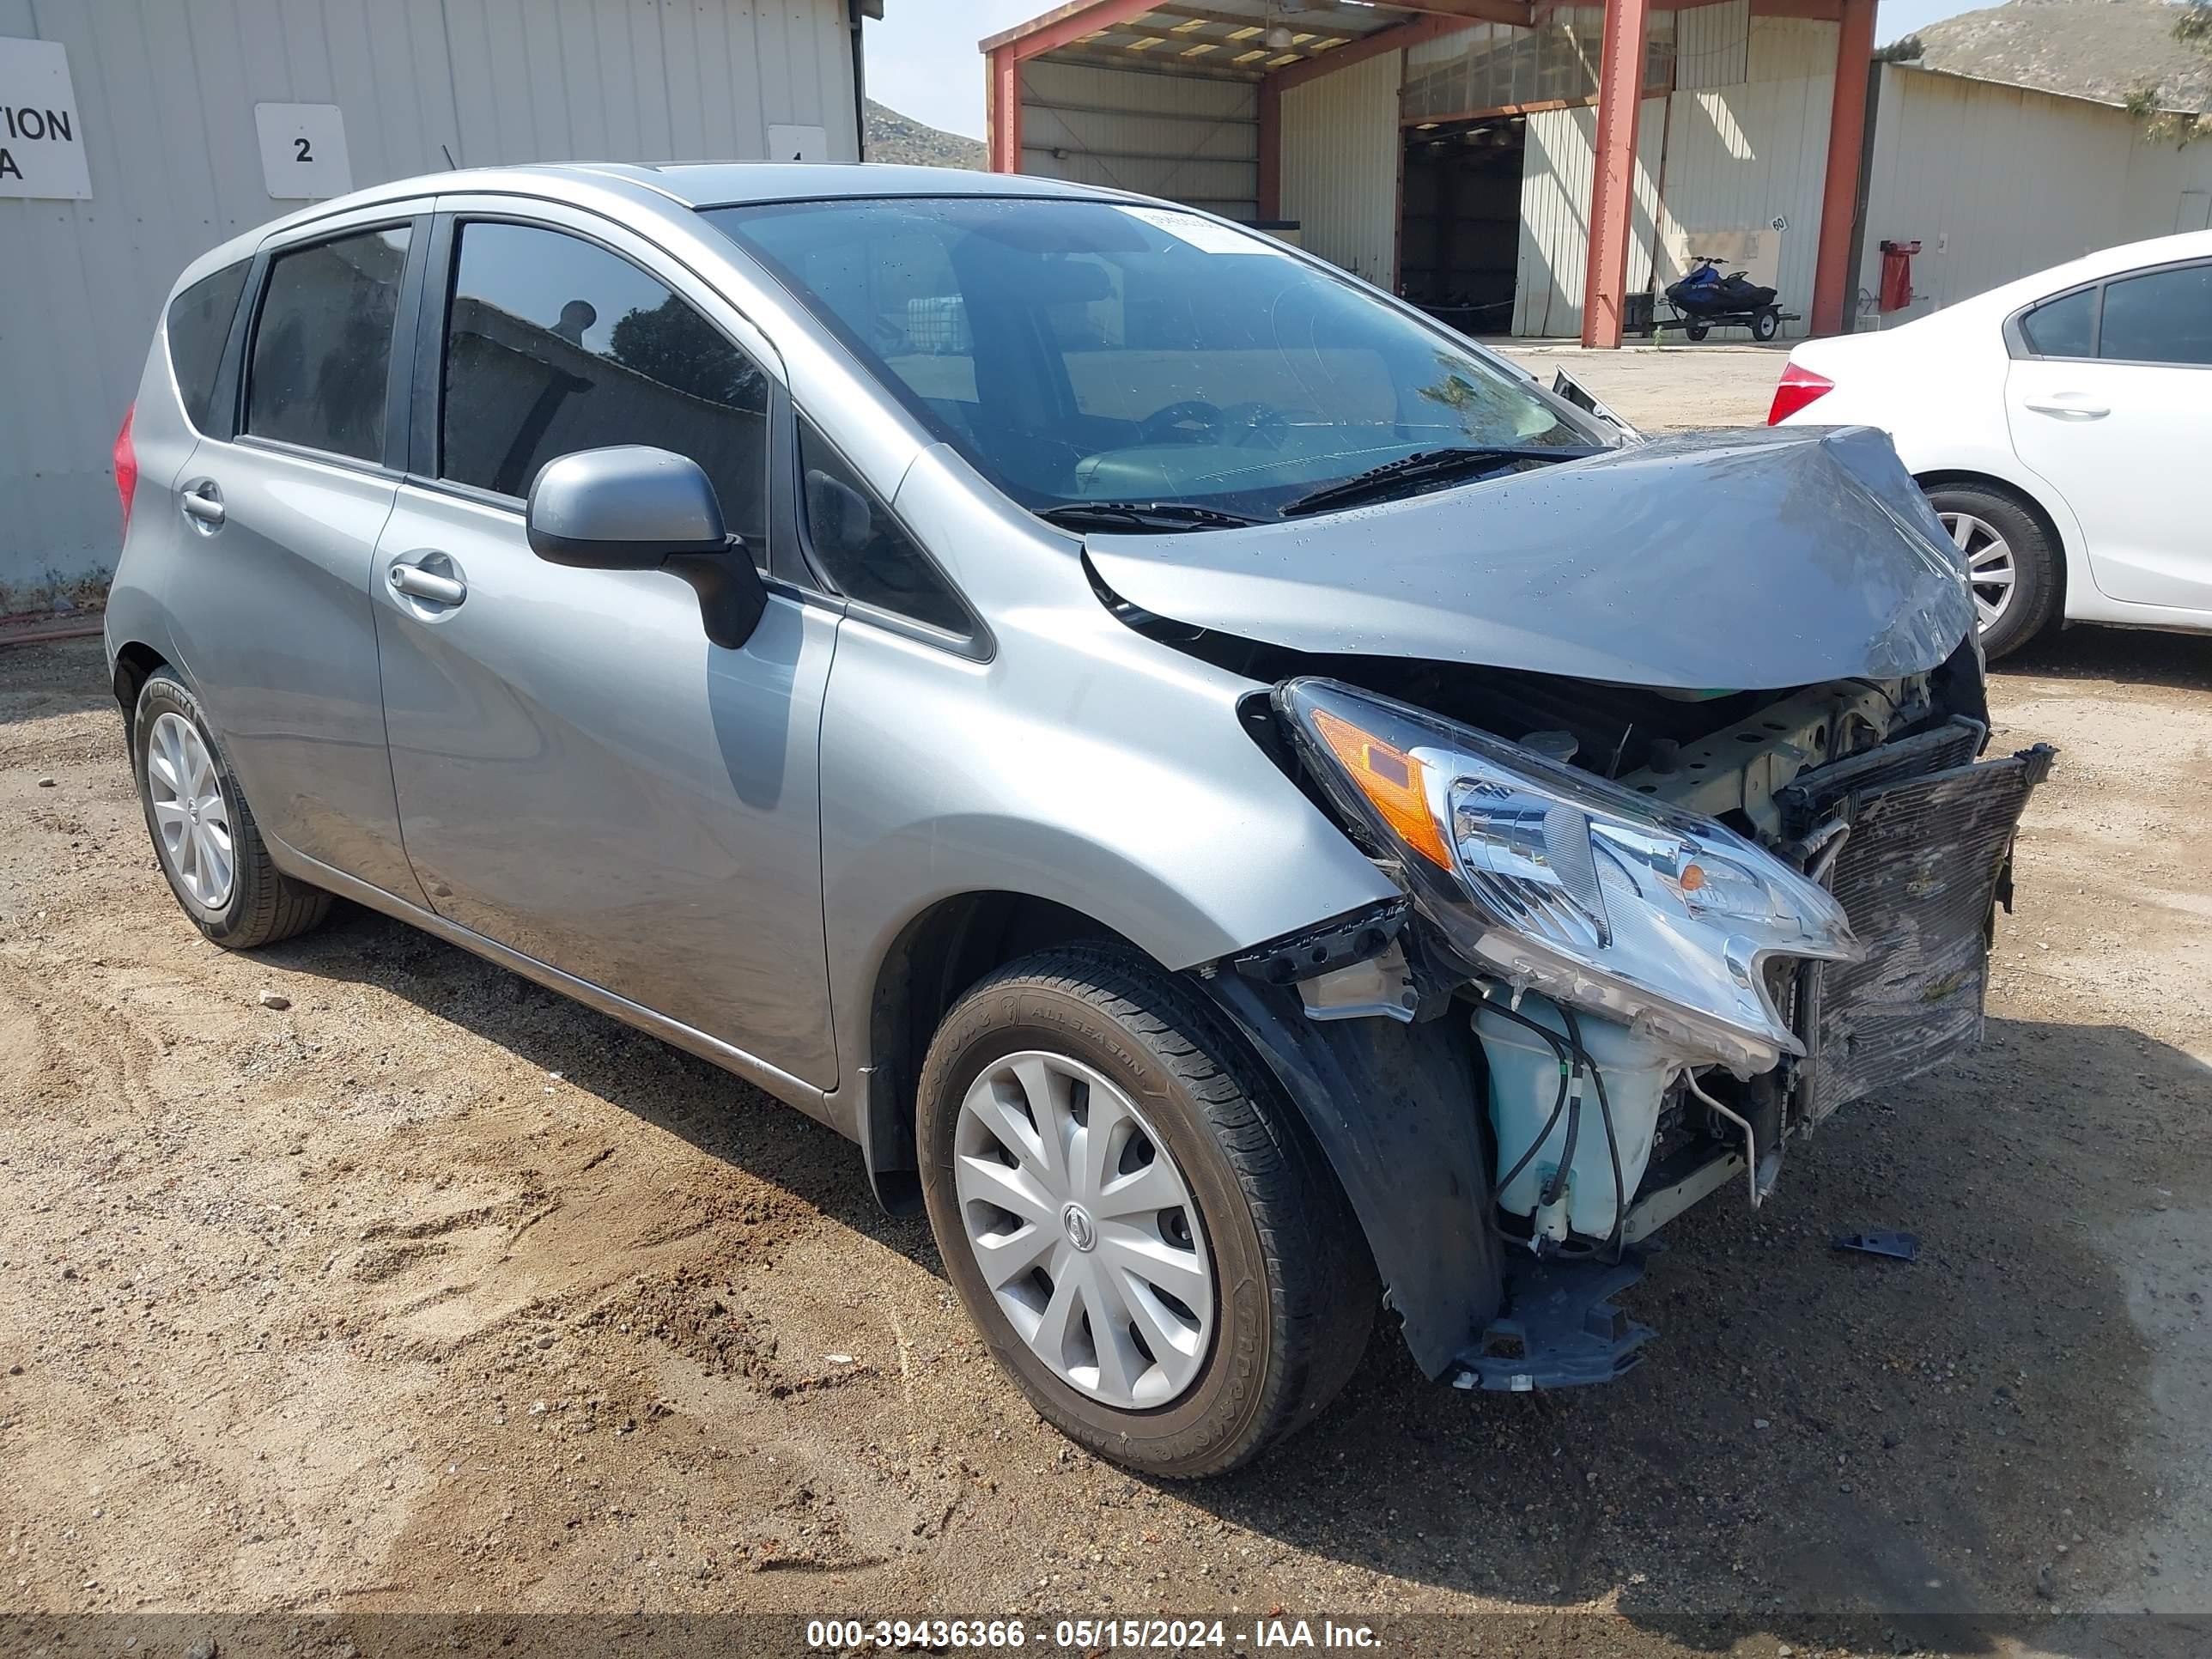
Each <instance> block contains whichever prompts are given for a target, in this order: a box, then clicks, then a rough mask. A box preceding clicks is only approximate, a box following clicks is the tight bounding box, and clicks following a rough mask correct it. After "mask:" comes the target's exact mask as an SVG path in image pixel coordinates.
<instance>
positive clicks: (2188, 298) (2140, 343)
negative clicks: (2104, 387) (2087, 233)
mask: <svg viewBox="0 0 2212 1659" xmlns="http://www.w3.org/2000/svg"><path fill="white" fill-rule="evenodd" d="M2097 355H2098V356H2100V357H2115V358H2118V359H2119V360H2120V361H2122V362H2131V363H2190V364H2212V265H2183V266H2180V267H2179V268H2177V269H2175V270H2147V271H2145V272H2144V273H2143V274H2142V276H2124V277H2121V278H2119V279H2118V281H2115V282H2110V283H2106V284H2105V324H2104V327H2103V328H2102V329H2101V330H2100V331H2099V333H2098V336H2097Z"/></svg>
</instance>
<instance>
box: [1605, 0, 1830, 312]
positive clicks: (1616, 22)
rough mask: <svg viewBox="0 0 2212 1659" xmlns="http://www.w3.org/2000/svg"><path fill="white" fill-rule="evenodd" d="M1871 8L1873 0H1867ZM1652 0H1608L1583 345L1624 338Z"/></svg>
mask: <svg viewBox="0 0 2212 1659" xmlns="http://www.w3.org/2000/svg"><path fill="white" fill-rule="evenodd" d="M1864 3H1865V4H1866V5H1867V6H1869V8H1871V7H1872V6H1873V4H1874V0H1864ZM1650 15H1651V14H1650V0H1606V6H1605V37H1604V39H1603V40H1601V42H1600V43H1599V46H1598V86H1597V155H1596V156H1595V160H1594V161H1593V163H1592V166H1591V167H1590V205H1589V264H1588V266H1587V267H1586V268H1585V269H1584V271H1583V344H1584V345H1586V346H1597V347H1603V348H1607V349H1610V348H1612V347H1614V346H1617V345H1619V344H1620V325H1621V308H1622V305H1623V302H1624V301H1625V300H1626V297H1627V295H1626V290H1627V288H1628V240H1629V237H1630V234H1632V210H1633V208H1634V206H1635V203H1636V120H1637V116H1638V111H1639V108H1640V106H1641V105H1642V103H1643V100H1644V35H1645V33H1646V32H1647V25H1648V24H1649V22H1650Z"/></svg>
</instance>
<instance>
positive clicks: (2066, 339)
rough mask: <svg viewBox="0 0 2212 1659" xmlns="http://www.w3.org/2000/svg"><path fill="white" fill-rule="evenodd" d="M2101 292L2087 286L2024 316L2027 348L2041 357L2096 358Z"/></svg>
mask: <svg viewBox="0 0 2212 1659" xmlns="http://www.w3.org/2000/svg"><path fill="white" fill-rule="evenodd" d="M2097 294H2098V290H2097V289H2093V288H2085V289H2082V290H2081V292H2080V293H2078V294H2068V295H2063V296H2061V297H2060V298H2058V299H2056V300H2052V301H2050V302H2049V303H2047V304H2045V305H2039V306H2038V307H2036V308H2035V309H2034V310H2033V311H2031V312H2029V313H2027V316H2025V317H2023V318H2021V319H2020V331H2021V334H2022V335H2024V336H2025V337H2027V348H2028V349H2029V350H2031V351H2033V353H2034V354H2035V355H2036V356H2039V357H2093V356H2096V355H2097V352H2096V338H2097Z"/></svg>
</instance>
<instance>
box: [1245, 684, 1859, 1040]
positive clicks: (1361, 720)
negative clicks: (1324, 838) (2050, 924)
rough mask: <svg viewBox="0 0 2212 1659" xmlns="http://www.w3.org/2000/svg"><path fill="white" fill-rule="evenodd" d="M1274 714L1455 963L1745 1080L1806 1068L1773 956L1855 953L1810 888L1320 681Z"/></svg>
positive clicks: (1736, 841) (1578, 776)
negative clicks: (1391, 862)
mask: <svg viewBox="0 0 2212 1659" xmlns="http://www.w3.org/2000/svg"><path fill="white" fill-rule="evenodd" d="M1275 706H1276V708H1277V709H1278V710H1279V712H1280V713H1281V714H1283V715H1284V717H1285V720H1287V722H1288V724H1289V726H1290V728H1291V731H1292V732H1294V733H1295V734H1296V736H1297V742H1298V744H1299V747H1300V749H1301V750H1302V751H1303V754H1304V758H1305V760H1306V763H1307V764H1308V765H1309V766H1310V769H1312V771H1313V773H1314V775H1316V777H1317V778H1318V779H1319V780H1320V781H1321V782H1322V785H1323V787H1325V788H1326V789H1327V790H1328V795H1329V798H1330V799H1332V800H1333V801H1334V803H1335V804H1336V805H1337V807H1338V809H1339V811H1341V812H1342V813H1343V814H1344V815H1345V817H1346V819H1347V820H1348V821H1350V822H1351V823H1354V824H1356V825H1358V826H1359V827H1360V828H1362V829H1364V830H1365V831H1366V833H1367V834H1368V836H1369V837H1370V839H1371V840H1372V841H1373V842H1375V843H1376V845H1377V847H1378V848H1379V849H1380V850H1382V851H1383V852H1384V853H1385V854H1387V855H1389V856H1392V857H1395V859H1396V860H1397V861H1398V862H1399V864H1400V866H1401V869H1402V872H1403V879H1404V881H1405V883H1406V884H1407V888H1408V890H1410V891H1411V893H1412V895H1413V901H1414V903H1415V905H1416V907H1417V908H1419V910H1420V912H1421V914H1422V915H1425V917H1427V919H1428V920H1429V921H1431V923H1433V924H1434V925H1435V927H1437V930H1438V931H1439V932H1440V933H1441V934H1442V935H1443V942H1444V943H1445V944H1446V945H1448V946H1449V948H1450V949H1451V950H1452V951H1454V952H1455V953H1456V954H1457V955H1458V956H1460V957H1462V958H1463V959H1464V962H1465V964H1466V965H1467V966H1468V967H1469V968H1471V969H1475V970H1477V971H1480V972H1483V973H1486V974H1489V975H1494V976H1495V977H1497V978H1498V979H1502V980H1506V981H1511V982H1513V983H1515V984H1518V985H1524V986H1528V987H1534V989H1537V990H1539V991H1541V992H1543V993H1544V994H1546V995H1547V996H1550V997H1553V998H1554V999H1557V1000H1560V1001H1563V1002H1570V1003H1573V1004H1576V1005H1577V1006H1582V1007H1585V1008H1589V1009H1593V1010H1595V1011H1596V1012H1600V1013H1602V1014H1605V1015H1607V1016H1608V1017H1610V1018H1614V1019H1618V1020H1620V1021H1623V1022H1625V1023H1626V1024H1631V1025H1633V1026H1636V1027H1638V1028H1640V1029H1642V1030H1645V1031H1647V1032H1649V1033H1650V1035H1651V1036H1654V1037H1656V1038H1657V1039H1659V1040H1661V1041H1662V1042H1668V1043H1669V1044H1670V1045H1674V1046H1678V1047H1679V1048H1680V1050H1681V1053H1682V1057H1683V1058H1684V1060H1686V1061H1698V1060H1714V1061H1718V1062H1720V1063H1722V1064H1724V1065H1727V1066H1729V1067H1731V1068H1732V1069H1734V1070H1735V1071H1737V1072H1739V1073H1743V1074H1746V1075H1748V1074H1749V1073H1754V1072H1759V1071H1764V1070H1765V1069H1766V1068H1767V1067H1769V1066H1772V1065H1774V1064H1775V1063H1776V1062H1777V1061H1778V1060H1779V1059H1780V1058H1781V1056H1782V1055H1783V1054H1802V1053H1803V1052H1804V1045H1803V1044H1802V1043H1801V1042H1799V1041H1798V1040H1797V1038H1796V1036H1795V1035H1794V1034H1793V1033H1792V1032H1791V1031H1790V1027H1789V1024H1788V1022H1787V1021H1786V1020H1784V1018H1783V1017H1782V1016H1781V1014H1780V1013H1779V1012H1778V1011H1777V1009H1776V1008H1775V1006H1774V1004H1773V1002H1772V1000H1771V999H1770V998H1769V996H1768V994H1767V990H1766V983H1765V977H1764V975H1762V974H1761V973H1760V971H1759V969H1760V964H1761V963H1763V962H1764V961H1765V958H1766V957H1770V956H1775V955H1782V956H1790V957H1813V958H1816V959H1820V960H1823V961H1832V962H1835V961H1857V959H1858V958H1859V957H1862V956H1863V954H1864V951H1863V947H1862V946H1861V945H1859V943H1858V941H1857V939H1853V938H1852V937H1851V931H1850V923H1849V922H1848V921H1846V920H1845V918H1844V913H1843V909H1842V908H1841V907H1840V906H1839V905H1838V904H1837V902H1836V901H1835V899H1834V898H1833V897H1832V896H1831V895H1829V894H1828V893H1827V892H1826V890H1823V889H1822V888H1820V886H1818V885H1816V884H1814V883H1813V882H1811V881H1808V880H1807V879H1806V878H1804V877H1803V876H1802V875H1800V874H1799V873H1798V872H1796V871H1795V870H1792V869H1791V868H1790V866H1787V865H1785V864H1784V863H1783V862H1782V861H1781V860H1778V859H1776V858H1774V857H1773V856H1772V855H1771V854H1768V853H1766V852H1764V851H1762V850H1761V849H1760V848H1758V847H1755V846H1753V844H1752V843H1751V842H1748V841H1747V840H1745V839H1744V838H1743V837H1742V836H1739V835H1737V834H1736V833H1735V831H1733V830H1731V829H1727V828H1725V827H1723V825H1721V824H1718V823H1713V822H1712V821H1711V820H1710V819H1706V818H1700V817H1695V816H1693V815H1692V814H1690V813H1686V812H1680V811H1675V810H1674V809H1673V808H1671V807H1668V806H1667V805H1663V804H1662V803H1660V802H1657V801H1654V800H1651V799H1647V798H1646V797H1644V796H1642V795H1638V794H1635V793H1632V792H1630V791H1628V790H1626V789H1621V788H1617V787H1614V786H1613V785H1612V784H1610V783H1607V782H1606V781H1604V780H1603V779H1601V778H1598V777H1595V776H1592V775H1590V774H1589V773H1587V772H1583V771H1580V770H1578V769H1576V768H1574V767H1571V766H1568V765H1565V764H1563V763H1559V762H1558V761H1553V760H1551V759H1548V758H1547V757H1544V756H1542V755H1539V754H1537V753H1535V752H1534V751H1533V750H1528V749H1524V748H1522V747H1521V746H1520V745H1519V744H1512V743H1506V742H1504V741H1503V740H1501V739H1499V738H1493V737H1492V736H1490V735H1489V734H1487V733H1486V732H1478V731H1475V730H1474V729H1473V728H1472V727H1469V726H1461V725H1459V724H1457V723H1456V722H1455V721H1451V720H1441V719H1439V718H1437V716H1436V715H1433V714H1428V713H1427V712H1425V710H1422V709H1419V708H1410V707H1408V706H1407V705H1406V704H1404V703H1401V702H1392V701H1390V700H1389V699H1388V698H1385V697H1378V696H1372V695H1370V693H1367V692H1364V691H1358V690H1353V689H1352V688H1351V687H1349V686H1346V685H1343V684H1339V683H1337V682H1335V681H1333V680H1322V679H1296V680H1289V681H1285V683H1284V684H1282V685H1280V686H1278V687H1277V688H1276V690H1275Z"/></svg>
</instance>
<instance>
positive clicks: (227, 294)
mask: <svg viewBox="0 0 2212 1659" xmlns="http://www.w3.org/2000/svg"><path fill="white" fill-rule="evenodd" d="M251 263H252V262H251V261H249V260H245V259H240V261H239V262H238V263H237V264H234V265H225V266H224V267H223V268H222V270H218V271H214V272H211V273H210V275H208V276H203V277H201V278H200V279H199V281H197V283H193V284H192V285H191V287H190V288H188V289H185V291H184V292H183V293H182V294H179V295H177V297H176V298H175V299H173V300H172V301H169V368H170V371H171V372H172V373H173V374H175V375H176V377H177V391H178V392H179V393H180V394H181V395H182V396H183V398H184V400H185V415H186V416H189V417H190V418H191V423H192V424H193V425H194V426H195V427H197V428H199V429H200V430H201V431H203V432H207V431H210V430H212V429H213V423H212V422H211V421H210V418H209V416H210V414H211V413H212V412H213V408H214V404H215V378H216V374H217V373H218V372H219V371H220V370H221V368H222V349H223V346H224V345H225V343H228V340H229V338H230V324H231V319H233V318H234V317H235V316H236V315H237V314H238V296H239V295H241V294H243V293H245V292H246V271H247V270H249V269H250V268H251ZM229 435H230V428H229V422H228V419H226V420H225V422H224V424H223V430H222V436H223V437H226V438H227V437H228V436H229Z"/></svg>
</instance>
